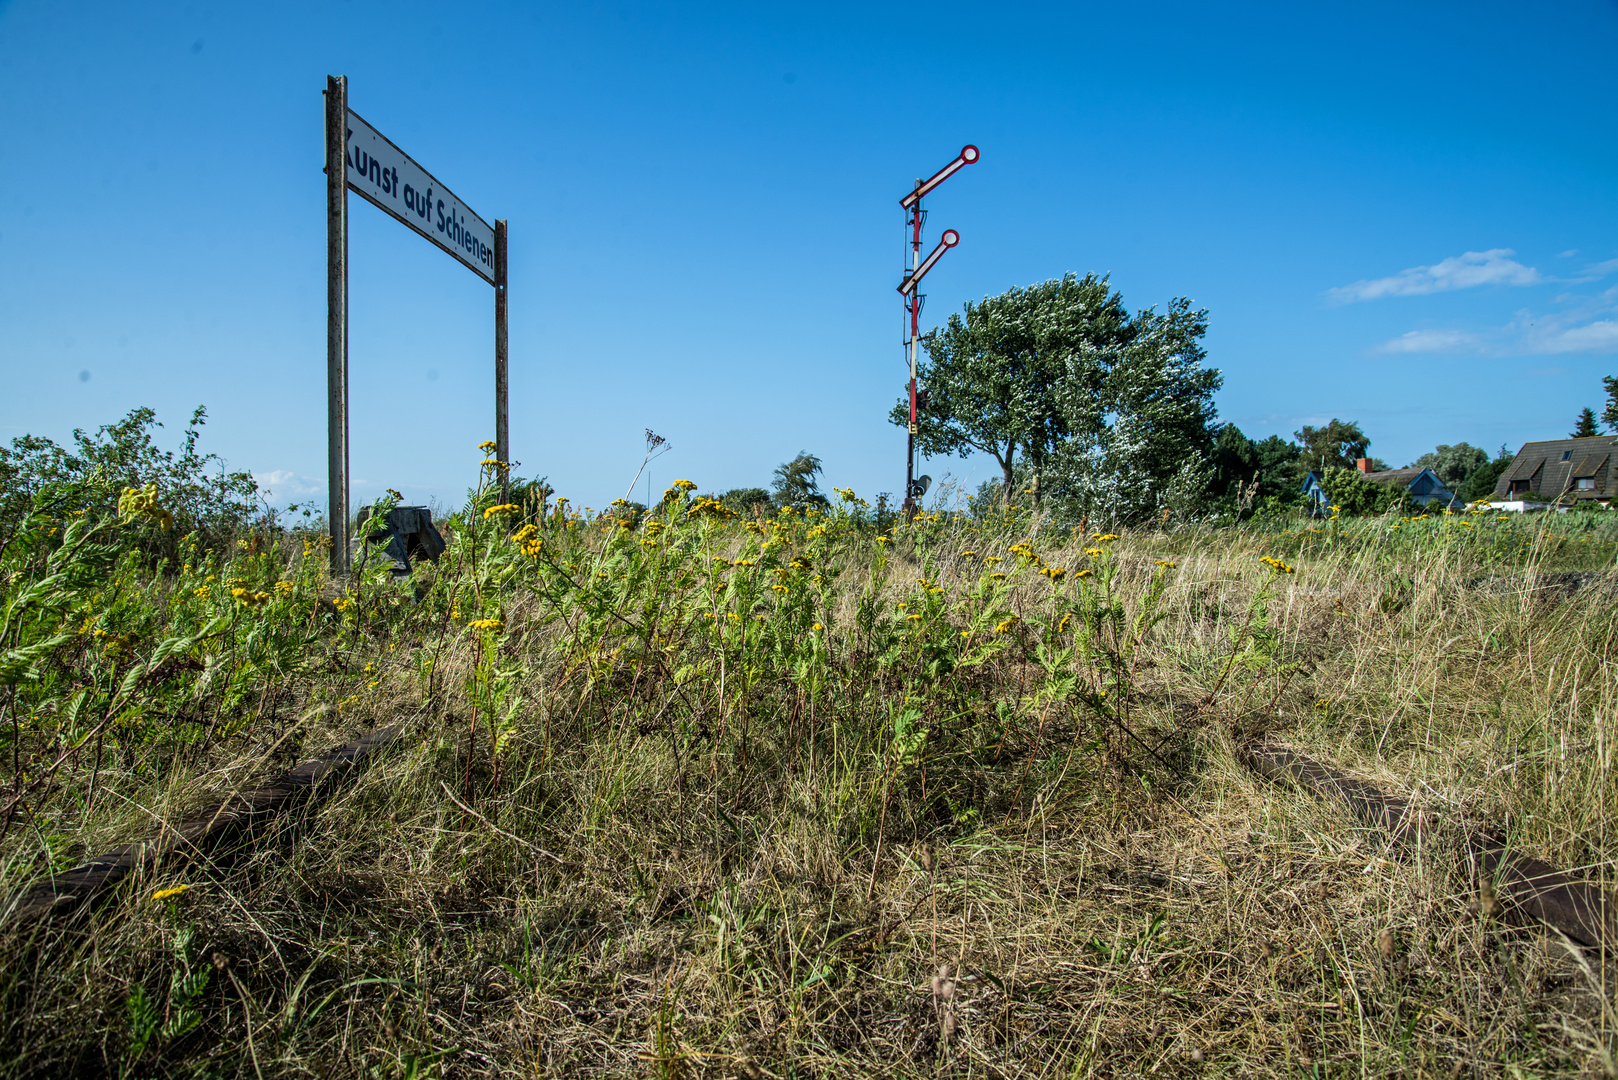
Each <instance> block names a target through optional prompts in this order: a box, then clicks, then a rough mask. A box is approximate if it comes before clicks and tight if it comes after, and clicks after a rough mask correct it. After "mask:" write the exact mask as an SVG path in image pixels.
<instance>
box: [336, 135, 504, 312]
mask: <svg viewBox="0 0 1618 1080" xmlns="http://www.w3.org/2000/svg"><path fill="white" fill-rule="evenodd" d="M345 156H346V157H347V159H348V186H349V188H350V190H352V191H354V192H356V193H357V194H359V195H361V196H363V197H364V198H366V199H368V200H370V201H371V202H373V203H375V204H376V205H377V206H380V207H381V208H382V209H383V210H385V211H387V212H388V213H390V214H392V215H393V216H394V217H396V218H398V219H399V220H400V221H402V222H404V223H405V224H406V225H408V226H410V227H411V228H412V229H415V230H416V231H417V232H419V233H421V235H423V236H425V237H426V238H427V239H429V240H431V241H432V242H433V243H435V244H437V245H438V246H439V247H441V248H443V249H444V250H445V251H447V252H449V253H450V254H451V255H453V256H455V257H456V258H457V259H459V260H461V261H462V262H463V263H465V264H466V265H467V266H469V267H471V268H472V269H473V270H475V271H477V272H478V274H480V275H481V276H482V277H483V279H484V280H485V281H487V282H488V283H489V284H491V285H493V284H494V283H495V280H494V229H493V228H491V227H490V226H489V223H488V222H486V221H484V220H483V219H482V218H480V217H478V216H477V215H476V214H474V213H472V211H471V209H470V208H469V207H468V206H467V205H466V204H465V203H463V202H461V200H459V199H457V198H456V197H455V196H454V195H453V194H452V193H451V192H450V190H449V189H448V188H446V187H445V186H444V185H443V184H440V183H439V182H438V181H437V180H435V179H433V177H432V174H431V173H429V172H428V171H427V170H426V169H423V168H422V167H421V166H420V165H417V164H416V163H415V162H414V161H412V160H411V158H410V155H409V154H407V153H405V152H404V151H403V150H400V149H399V148H398V147H397V146H395V145H393V143H391V142H389V141H388V140H387V139H385V138H383V137H382V134H381V133H380V132H378V131H377V130H376V128H374V127H372V126H371V125H370V124H367V123H366V122H365V121H364V120H361V119H360V116H359V114H358V113H356V112H355V111H354V110H353V109H350V110H348V145H347V148H346V150H345Z"/></svg>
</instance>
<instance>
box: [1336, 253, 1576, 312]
mask: <svg viewBox="0 0 1618 1080" xmlns="http://www.w3.org/2000/svg"><path fill="white" fill-rule="evenodd" d="M1514 254H1516V252H1514V251H1512V250H1511V249H1510V248H1492V249H1490V250H1488V251H1468V252H1466V253H1465V254H1464V255H1455V256H1452V257H1450V258H1448V259H1445V260H1443V261H1442V262H1438V263H1434V264H1433V265H1432V266H1412V267H1411V268H1410V269H1408V270H1401V271H1399V272H1398V273H1397V274H1394V275H1393V276H1392V277H1385V278H1376V279H1375V280H1373V281H1356V282H1354V283H1353V284H1352V285H1341V286H1338V287H1337V288H1335V289H1327V290H1326V296H1327V298H1328V299H1330V300H1331V301H1332V302H1333V303H1336V304H1351V303H1353V302H1354V301H1356V300H1378V299H1381V298H1382V297H1384V296H1423V295H1426V294H1427V293H1435V292H1450V291H1452V290H1454V289H1471V288H1475V287H1476V286H1479V285H1537V284H1539V283H1540V282H1542V281H1544V280H1545V279H1544V278H1543V277H1541V276H1540V273H1539V271H1538V270H1535V269H1534V268H1533V267H1532V266H1524V265H1523V264H1522V263H1520V262H1518V261H1517V260H1515V259H1512V258H1509V256H1511V255H1514Z"/></svg>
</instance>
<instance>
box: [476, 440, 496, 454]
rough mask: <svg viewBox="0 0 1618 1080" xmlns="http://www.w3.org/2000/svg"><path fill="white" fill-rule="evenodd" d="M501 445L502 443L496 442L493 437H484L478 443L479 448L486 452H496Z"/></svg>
mask: <svg viewBox="0 0 1618 1080" xmlns="http://www.w3.org/2000/svg"><path fill="white" fill-rule="evenodd" d="M499 446H500V444H499V443H497V442H495V441H494V440H493V439H484V440H483V441H482V442H480V443H478V449H479V450H482V451H483V452H484V453H485V454H492V453H494V452H495V451H496V450H497V449H499Z"/></svg>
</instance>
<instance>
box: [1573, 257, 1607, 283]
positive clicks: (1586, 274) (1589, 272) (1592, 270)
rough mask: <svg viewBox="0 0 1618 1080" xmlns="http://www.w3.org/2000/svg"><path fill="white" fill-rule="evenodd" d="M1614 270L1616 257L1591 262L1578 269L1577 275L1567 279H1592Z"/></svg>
mask: <svg viewBox="0 0 1618 1080" xmlns="http://www.w3.org/2000/svg"><path fill="white" fill-rule="evenodd" d="M1614 270H1618V259H1608V260H1606V261H1605V262H1598V263H1591V264H1590V265H1589V266H1586V267H1585V268H1584V269H1583V270H1580V271H1579V276H1578V277H1576V278H1569V279H1568V280H1569V281H1594V280H1596V279H1597V278H1604V277H1606V276H1607V275H1608V274H1610V273H1612V272H1613V271H1614Z"/></svg>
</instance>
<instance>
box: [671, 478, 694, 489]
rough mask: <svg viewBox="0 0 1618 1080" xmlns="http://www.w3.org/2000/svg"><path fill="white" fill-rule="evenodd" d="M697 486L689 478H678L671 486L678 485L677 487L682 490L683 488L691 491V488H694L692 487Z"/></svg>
mask: <svg viewBox="0 0 1618 1080" xmlns="http://www.w3.org/2000/svg"><path fill="white" fill-rule="evenodd" d="M696 486H697V485H695V484H693V483H692V482H691V481H689V480H676V481H674V483H673V484H672V485H671V487H677V488H679V489H680V490H681V491H690V490H691V489H692V488H695V487H696Z"/></svg>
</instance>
